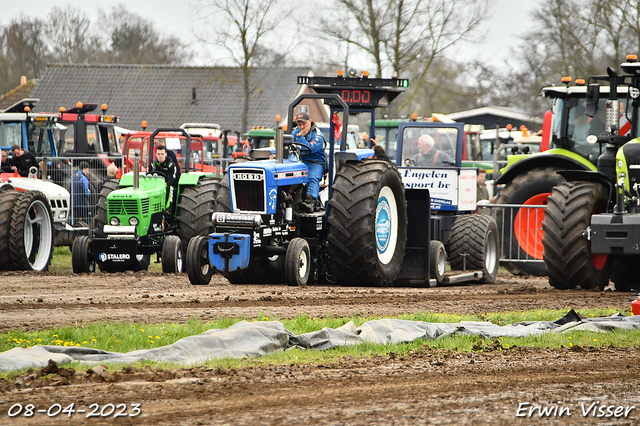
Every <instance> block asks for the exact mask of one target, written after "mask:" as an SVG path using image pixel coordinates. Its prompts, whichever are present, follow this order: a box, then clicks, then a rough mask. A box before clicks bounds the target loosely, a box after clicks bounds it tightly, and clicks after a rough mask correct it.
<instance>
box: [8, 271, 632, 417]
mask: <svg viewBox="0 0 640 426" xmlns="http://www.w3.org/2000/svg"><path fill="white" fill-rule="evenodd" d="M0 279H1V280H2V283H3V292H2V295H1V296H0V327H1V328H2V330H3V331H8V330H14V329H25V330H37V329H41V328H45V327H51V326H60V325H70V324H82V323H88V322H94V321H101V320H108V321H143V322H163V321H167V320H170V321H176V322H180V321H184V320H187V319H189V318H190V317H192V316H198V317H200V318H202V319H203V320H209V319H212V318H215V317H221V316H232V317H246V318H257V317H258V316H259V315H266V316H268V317H269V318H287V317H293V316H296V315H298V314H302V313H305V314H308V315H309V316H311V317H320V316H325V315H333V316H352V315H356V314H359V315H362V316H367V315H380V316H388V315H398V314H402V313H412V312H419V311H430V312H447V313H483V312H491V311H520V310H529V309H538V308H547V309H569V308H575V309H577V310H578V311H579V310H580V308H587V307H614V308H618V309H621V310H622V309H628V308H629V306H630V302H631V300H632V298H633V297H632V295H631V294H630V293H616V292H613V291H604V292H592V291H562V292H561V291H557V290H554V289H552V288H551V287H549V285H548V284H547V282H546V280H544V279H536V278H530V279H526V278H516V277H513V276H511V275H509V274H504V275H501V276H500V278H499V280H498V282H497V283H496V284H493V285H482V286H456V287H448V288H434V289H412V288H359V287H324V286H323V287H313V286H312V287H307V288H302V289H301V288H288V287H286V286H233V285H229V284H228V283H227V282H226V281H225V280H223V279H216V281H215V282H213V283H212V284H211V285H209V286H204V287H196V286H191V285H190V284H189V282H188V280H187V278H186V276H184V275H173V276H172V275H165V276H163V275H156V274H149V273H147V274H144V273H142V274H141V273H137V274H131V273H130V274H117V275H104V274H97V275H85V276H61V275H34V274H21V273H15V272H14V273H4V274H2V275H0ZM489 343H490V342H489ZM497 349H500V348H497V347H496V345H493V344H489V345H488V347H487V348H486V349H485V350H484V351H480V352H473V353H468V354H467V353H465V354H457V353H449V352H441V351H434V350H428V349H424V350H421V351H418V352H416V353H413V354H409V355H407V356H405V357H401V356H397V355H395V354H389V355H388V356H381V357H376V358H373V359H345V360H342V361H341V362H340V364H329V365H305V366H271V365H263V364H262V363H261V362H260V360H256V361H255V363H254V364H255V366H254V367H251V368H245V369H241V370H211V371H202V370H201V369H185V370H176V371H170V372H164V373H154V372H152V371H148V370H142V371H138V370H135V369H134V370H130V369H129V370H126V371H118V373H117V374H113V372H102V373H101V372H99V371H98V372H95V373H94V374H92V375H84V373H82V374H80V373H78V374H77V375H74V374H73V372H68V371H65V370H63V371H61V372H58V374H56V375H53V376H47V379H41V378H37V377H32V376H33V375H25V376H24V377H21V378H19V379H18V380H17V383H14V382H3V383H0V416H2V417H0V424H48V423H55V424H61V423H65V424H68V423H70V422H71V423H75V424H82V423H88V424H102V422H106V423H110V424H114V423H115V424H151V423H153V424H167V425H169V424H185V425H196V424H288V423H301V424H505V425H506V424H514V423H522V424H540V423H541V422H551V423H556V422H557V423H558V424H560V423H563V424H585V423H586V424H588V423H599V422H608V423H611V424H616V425H617V424H638V423H640V391H639V389H640V386H639V385H640V378H638V377H639V375H638V373H639V371H638V362H637V359H638V357H639V356H640V348H632V349H625V350H621V349H615V348H602V349H593V348H580V347H575V348H572V349H571V350H568V349H559V350H546V349H524V348H509V349H508V350H507V349H505V350H497ZM37 373H38V372H36V374H35V376H37V375H38V374H37ZM45 373H46V372H45ZM51 377H53V378H51ZM47 380H48V381H47ZM558 401H561V403H558ZM596 401H600V403H601V404H603V405H613V406H614V407H613V408H612V409H611V412H612V413H614V415H615V413H616V411H615V409H616V408H617V406H623V407H630V406H638V409H635V408H634V409H630V408H629V411H628V412H627V417H624V415H621V417H620V418H615V417H601V418H598V417H592V416H590V415H589V416H587V417H583V414H582V404H584V409H585V410H586V409H588V408H589V406H591V404H592V403H593V402H596ZM526 402H528V403H530V404H538V405H541V406H542V408H548V409H553V408H554V407H559V408H558V409H556V412H561V410H560V408H562V407H565V410H564V411H562V414H563V415H562V416H561V417H553V416H551V417H548V416H545V417H543V418H540V416H539V413H538V411H535V412H534V413H533V417H532V418H526V417H524V418H523V417H517V412H518V408H519V404H521V403H526ZM15 403H21V404H23V405H26V404H29V403H31V404H34V405H36V407H37V408H45V409H47V408H49V407H50V406H51V405H52V404H55V403H60V404H62V406H63V407H64V406H67V405H69V404H71V403H75V404H76V408H85V409H86V408H88V406H89V405H90V404H92V403H99V404H102V405H105V404H107V403H113V404H115V405H117V404H120V403H124V404H127V409H128V412H132V408H131V404H132V403H140V404H141V409H142V413H141V414H140V415H139V416H138V417H134V418H130V417H120V418H117V419H113V416H111V418H110V419H108V420H107V419H100V418H92V419H87V418H86V413H82V414H79V413H76V414H74V416H72V418H71V419H69V418H68V417H63V416H62V415H59V416H57V417H55V418H49V417H47V415H46V414H43V413H38V414H36V415H34V416H33V417H31V418H26V417H24V416H18V417H16V418H13V419H10V418H9V417H8V415H7V412H8V410H9V408H10V407H11V406H12V405H13V404H15ZM520 407H521V408H522V407H524V408H522V410H521V411H520V413H521V414H522V413H525V414H528V413H529V408H530V406H524V405H522V406H520ZM566 409H568V410H569V412H570V413H571V416H570V417H568V416H567V411H566ZM621 410H622V411H618V412H623V413H624V409H621ZM603 412H604V413H605V415H606V414H607V411H606V408H605V409H604V411H603ZM597 414H598V412H596V416H597Z"/></svg>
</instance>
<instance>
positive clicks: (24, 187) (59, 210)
mask: <svg viewBox="0 0 640 426" xmlns="http://www.w3.org/2000/svg"><path fill="white" fill-rule="evenodd" d="M7 185H11V186H13V187H14V188H15V189H17V190H18V191H40V192H42V193H43V194H44V195H45V196H46V197H47V200H49V205H50V206H51V213H52V214H53V221H54V222H66V221H67V218H68V217H69V206H70V203H69V191H67V190H66V189H65V188H63V187H61V186H60V185H56V184H55V183H53V182H48V181H43V180H41V179H33V178H24V177H16V178H9V179H8V180H7Z"/></svg>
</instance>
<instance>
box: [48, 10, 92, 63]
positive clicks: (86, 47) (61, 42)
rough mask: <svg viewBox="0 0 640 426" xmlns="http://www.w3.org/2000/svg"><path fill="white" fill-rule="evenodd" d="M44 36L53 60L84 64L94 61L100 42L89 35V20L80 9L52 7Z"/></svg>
mask: <svg viewBox="0 0 640 426" xmlns="http://www.w3.org/2000/svg"><path fill="white" fill-rule="evenodd" d="M49 17H50V19H48V20H47V23H46V26H45V29H44V35H45V37H46V42H47V44H48V45H49V49H50V50H51V52H52V55H53V57H54V60H55V61H56V62H62V63H70V64H72V63H84V62H91V61H93V60H94V59H95V56H96V53H97V52H98V51H99V50H100V40H99V39H98V37H97V36H95V35H93V34H92V33H91V20H90V19H89V16H88V15H87V13H85V12H83V11H82V10H81V9H80V8H78V7H74V6H71V5H67V6H66V7H64V8H61V7H58V6H54V7H53V8H52V9H51V12H50V13H49Z"/></svg>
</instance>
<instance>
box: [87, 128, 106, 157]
mask: <svg viewBox="0 0 640 426" xmlns="http://www.w3.org/2000/svg"><path fill="white" fill-rule="evenodd" d="M99 152H102V150H101V149H100V143H99V134H98V126H96V125H95V124H93V125H91V124H87V154H96V153H99Z"/></svg>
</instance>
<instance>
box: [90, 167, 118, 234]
mask: <svg viewBox="0 0 640 426" xmlns="http://www.w3.org/2000/svg"><path fill="white" fill-rule="evenodd" d="M119 187H120V182H119V181H117V180H114V179H109V180H107V181H106V182H105V183H104V184H103V185H102V189H101V190H100V193H99V194H98V202H97V203H96V215H95V216H94V218H93V232H94V235H95V236H96V238H106V237H107V236H106V234H105V233H104V225H106V224H107V219H108V218H107V196H108V195H109V194H110V193H111V192H112V191H115V190H116V189H118V188H119Z"/></svg>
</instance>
